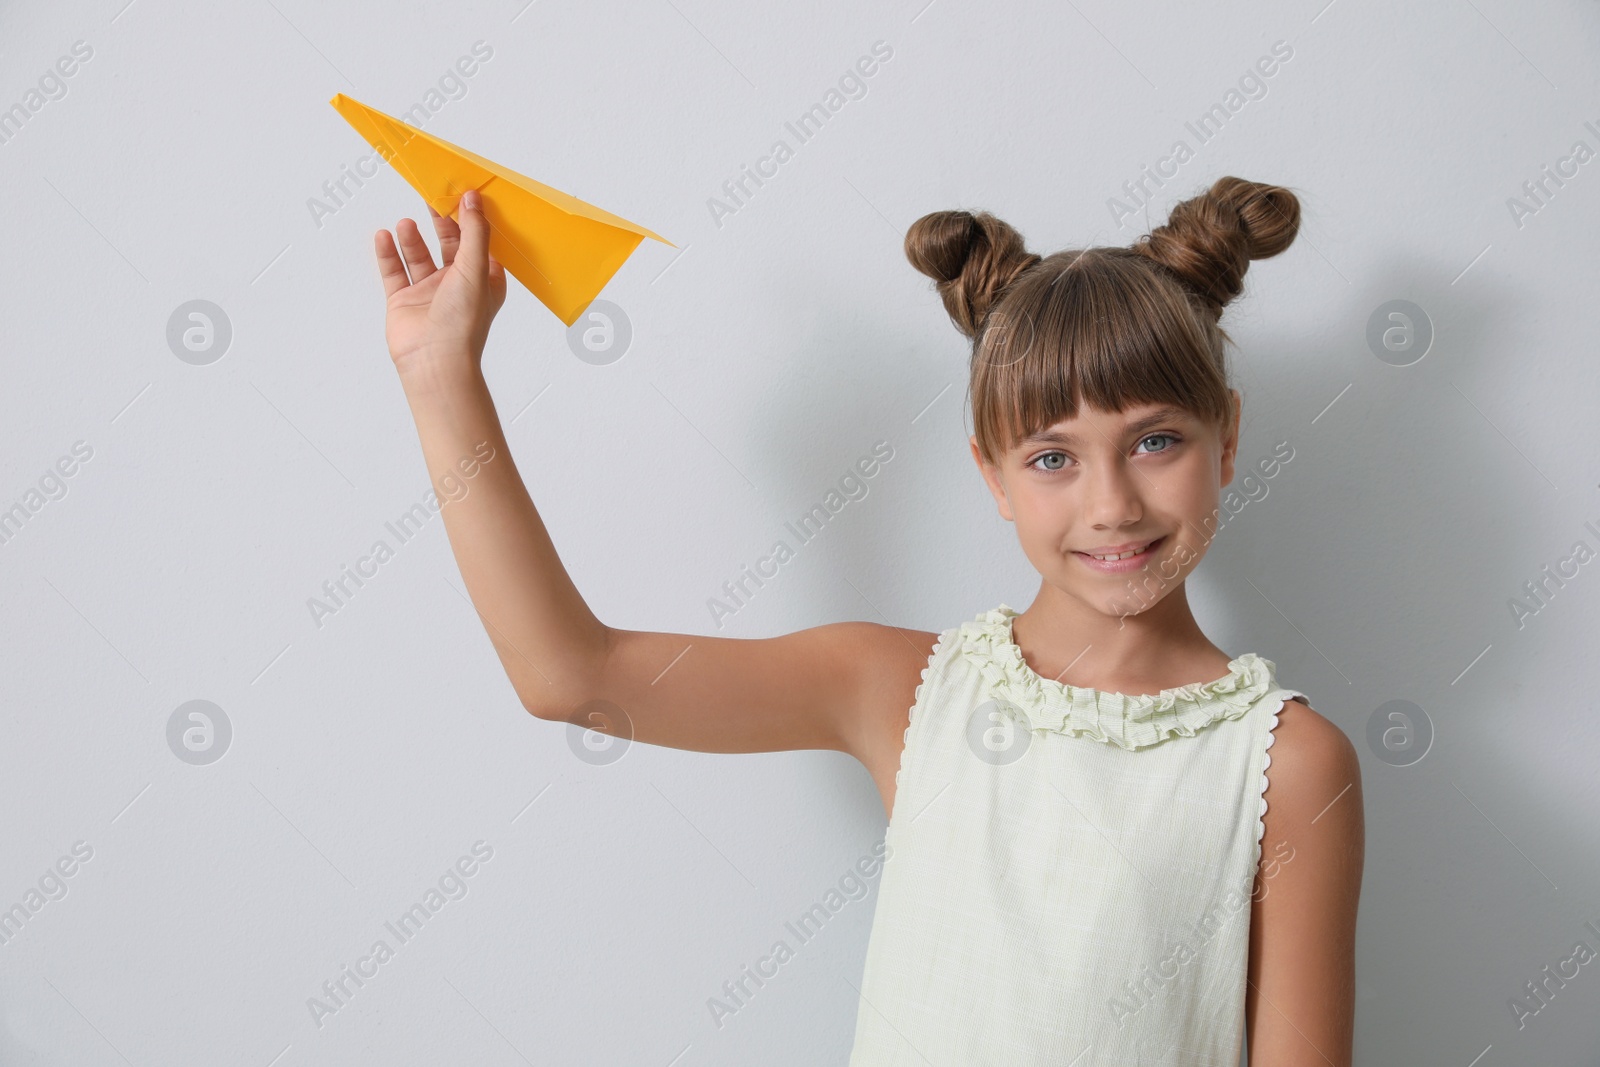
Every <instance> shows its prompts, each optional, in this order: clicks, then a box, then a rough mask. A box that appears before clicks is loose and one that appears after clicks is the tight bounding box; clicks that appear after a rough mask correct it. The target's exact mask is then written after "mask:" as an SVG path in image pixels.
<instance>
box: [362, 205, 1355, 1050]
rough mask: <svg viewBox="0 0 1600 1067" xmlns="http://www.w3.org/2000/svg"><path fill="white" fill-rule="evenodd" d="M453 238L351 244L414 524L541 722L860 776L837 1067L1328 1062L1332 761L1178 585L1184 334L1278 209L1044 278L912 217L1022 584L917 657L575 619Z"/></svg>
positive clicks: (1228, 440) (1203, 456) (1334, 735)
mask: <svg viewBox="0 0 1600 1067" xmlns="http://www.w3.org/2000/svg"><path fill="white" fill-rule="evenodd" d="M457 215H458V217H459V224H458V223H457V222H456V221H452V220H451V219H450V218H449V217H448V216H440V215H437V214H435V215H434V218H433V223H434V227H435V229H436V231H437V233H438V238H439V245H440V252H441V258H442V261H443V265H442V266H437V267H436V266H435V265H434V262H433V257H432V255H431V254H430V252H429V250H428V247H427V245H426V244H425V243H424V241H423V240H422V236H421V234H420V233H419V232H418V230H417V227H416V224H415V223H413V222H412V221H411V220H410V219H402V220H401V221H400V223H399V224H398V225H396V227H395V230H396V233H397V234H398V237H399V248H398V250H397V249H396V246H395V243H394V241H393V240H392V239H391V237H390V234H389V232H388V231H386V230H380V231H378V233H377V235H376V248H377V258H378V266H379V269H380V273H381V275H382V278H383V283H384V289H385V292H386V293H387V296H388V318H387V338H388V344H389V351H390V354H391V355H392V356H393V359H394V363H395V367H396V369H397V371H398V372H399V375H400V379H401V382H402V383H403V385H404V388H405V392H406V396H407V399H408V402H409V404H410V406H411V410H412V414H413V416H414V418H415V420H416V424H417V430H418V433H419V435H420V437H421V441H422V447H423V452H424V454H425V456H426V460H427V465H428V471H429V474H430V476H431V478H432V479H433V481H434V483H435V484H436V485H438V484H441V483H442V482H444V481H445V480H457V474H458V472H460V473H462V474H467V475H468V476H469V477H470V481H469V482H468V483H467V484H468V489H467V491H466V493H465V494H464V495H460V496H459V497H457V495H456V494H451V495H452V500H451V502H450V503H449V505H448V506H447V507H445V508H444V515H445V525H446V528H447V531H448V533H449V537H450V543H451V546H452V548H453V550H454V552H455V555H456V559H457V561H458V563H459V565H460V568H461V574H462V577H463V579H464V580H465V582H466V584H467V588H468V590H469V592H470V593H471V596H472V599H473V602H474V604H475V605H476V606H477V609H478V611H479V614H480V616H481V617H482V619H483V623H484V627H485V629H486V630H487V632H488V634H489V638H490V640H491V641H492V642H493V644H494V647H495V650H496V652H497V653H498V654H499V656H500V661H501V663H502V664H503V665H504V667H505V670H506V673H507V675H508V676H509V678H510V680H511V683H512V685H513V687H514V688H515V690H516V692H517V694H518V696H519V697H520V699H521V702H522V704H523V706H524V707H525V708H526V709H527V710H528V711H529V712H531V713H532V714H534V715H536V716H538V717H539V718H541V719H546V720H550V721H556V722H560V721H567V722H581V724H582V725H585V726H589V727H591V728H595V729H600V730H604V731H606V732H612V733H618V734H621V735H623V736H628V737H631V738H632V739H634V740H636V741H643V742H647V743H650V744H656V745H666V746H671V747H674V748H684V749H694V750H697V751H702V752H765V751H774V750H782V749H805V748H821V749H836V750H839V751H843V752H848V753H850V754H851V755H853V756H855V757H856V758H857V759H858V760H860V761H861V763H862V764H863V765H864V766H865V767H866V768H867V770H868V772H869V773H870V774H871V775H872V777H873V780H874V781H875V782H876V784H877V786H878V789H879V792H880V793H881V795H882V797H883V805H884V810H885V812H886V813H887V814H888V815H889V825H888V830H887V833H886V837H885V846H886V847H885V849H884V853H885V857H886V858H885V860H884V866H883V871H882V878H881V882H880V886H879V897H878V902H877V910H876V913H875V918H874V923H873V928H872V934H871V938H870V940H869V942H868V947H867V956H866V966H865V971H864V974H863V975H862V980H861V984H860V986H859V987H857V988H858V992H859V1003H858V1011H857V1017H856V1029H855V1039H854V1047H853V1051H852V1054H851V1058H850V1064H851V1065H852V1067H899V1065H908V1067H909V1065H936V1067H946V1065H949V1067H975V1065H987V1064H995V1065H1007V1067H1014V1065H1030V1067H1031V1065H1044V1064H1052V1065H1055V1064H1059V1065H1063V1067H1066V1065H1073V1067H1135V1065H1140V1067H1153V1065H1172V1067H1179V1065H1183V1067H1190V1065H1193V1067H1199V1065H1207V1067H1235V1065H1236V1064H1238V1063H1239V1060H1240V1051H1241V1042H1242V1041H1243V1039H1244V1038H1245V1036H1246V1034H1248V1042H1249V1052H1250V1062H1251V1063H1253V1064H1255V1065H1257V1067H1291V1065H1293V1067H1298V1065H1302V1064H1316V1065H1323V1064H1326V1065H1330V1067H1348V1065H1349V1064H1350V1062H1351V1044H1352V1029H1353V1016H1354V984H1355V978H1354V972H1355V967H1354V954H1355V946H1354V941H1355V919H1356V905H1357V899H1358V896H1359V893H1360V884H1361V871H1362V851H1363V841H1364V836H1363V835H1364V830H1363V819H1362V800H1361V784H1360V770H1359V765H1358V762H1357V758H1356V755H1355V751H1354V748H1353V747H1352V746H1351V744H1350V742H1349V741H1348V739H1347V738H1346V737H1345V735H1344V734H1343V733H1342V732H1341V731H1340V730H1339V729H1338V727H1336V726H1334V725H1333V724H1332V723H1331V722H1329V721H1328V720H1327V719H1325V718H1323V717H1322V716H1320V715H1318V714H1317V713H1316V712H1314V711H1312V710H1311V708H1310V707H1309V706H1308V705H1307V704H1306V703H1304V700H1305V695H1304V694H1303V693H1300V692H1299V691H1297V690H1294V689H1290V688H1285V687H1283V686H1280V685H1279V684H1278V682H1277V679H1276V677H1275V666H1274V664H1273V662H1272V661H1271V660H1268V659H1263V658H1261V657H1260V656H1257V655H1255V654H1253V653H1244V654H1242V655H1239V656H1233V657H1230V656H1229V655H1228V654H1227V653H1226V652H1224V651H1222V650H1221V649H1219V648H1218V647H1217V646H1216V645H1214V644H1212V643H1211V642H1210V641H1209V640H1207V638H1206V636H1205V635H1204V634H1203V633H1202V632H1201V630H1200V627H1199V626H1198V625H1197V624H1196V622H1195V619H1194V615H1193V614H1192V612H1191V611H1190V608H1189V602H1188V597H1187V592H1186V587H1185V581H1186V579H1187V577H1188V575H1189V573H1190V572H1191V571H1193V570H1194V568H1195V567H1196V566H1197V565H1198V564H1199V562H1200V559H1201V558H1202V557H1203V556H1204V555H1205V552H1206V549H1207V547H1208V546H1209V544H1210V542H1211V540H1212V538H1213V537H1214V536H1215V535H1216V534H1217V532H1218V530H1219V527H1220V522H1219V519H1220V517H1221V516H1222V511H1221V509H1220V508H1219V506H1218V504H1219V499H1220V494H1221V490H1222V488H1223V487H1224V486H1227V485H1228V484H1229V483H1230V482H1232V480H1233V477H1234V470H1235V460H1236V456H1237V450H1238V444H1239V413H1240V397H1239V394H1238V392H1237V391H1236V390H1233V389H1230V388H1229V387H1228V385H1227V374H1226V365H1225V361H1224V343H1225V342H1226V341H1228V338H1227V335H1226V334H1225V333H1224V332H1223V331H1222V329H1221V328H1220V327H1219V325H1218V319H1219V317H1220V316H1221V313H1222V311H1223V308H1224V307H1225V306H1226V305H1227V304H1228V302H1229V301H1230V300H1231V299H1233V298H1234V297H1235V296H1237V295H1238V294H1239V292H1240V289H1241V285H1242V282H1243V278H1244V273H1245V269H1246V268H1247V267H1248V265H1249V262H1250V260H1252V259H1261V258H1265V257H1269V256H1274V255H1277V254H1278V253H1279V252H1282V251H1283V250H1284V249H1285V248H1287V247H1288V246H1289V244H1290V242H1291V241H1293V239H1294V236H1295V234H1296V231H1297V230H1298V227H1299V218H1300V207H1299V202H1298V201H1297V200H1296V198H1295V197H1294V195H1293V194H1292V193H1290V192H1289V191H1288V190H1286V189H1283V188H1280V187H1277V186H1271V185H1262V184H1258V183H1254V182H1247V181H1243V180H1241V179H1238V178H1231V177H1229V178H1222V179H1221V180H1219V181H1217V182H1216V184H1214V185H1213V186H1212V187H1211V188H1210V189H1209V190H1207V191H1206V192H1205V193H1203V194H1201V195H1200V196H1197V197H1195V198H1193V199H1191V200H1188V201H1185V202H1183V203H1181V204H1179V205H1178V206H1177V207H1176V208H1174V209H1173V211H1172V214H1171V217H1170V219H1169V221H1168V222H1167V224H1166V225H1164V226H1160V227H1157V228H1156V229H1155V230H1154V231H1153V232H1152V233H1150V234H1149V235H1147V236H1146V237H1143V238H1141V239H1140V240H1139V241H1138V242H1136V243H1135V244H1134V245H1133V246H1132V247H1131V248H1120V247H1116V248H1092V249H1084V250H1069V251H1063V252H1057V253H1055V254H1054V255H1050V256H1043V257H1041V256H1039V255H1036V254H1033V253H1030V252H1028V251H1026V250H1025V248H1024V246H1023V241H1022V239H1021V237H1020V236H1019V235H1018V233H1017V232H1016V231H1015V230H1014V229H1012V228H1011V227H1010V226H1008V225H1007V224H1006V223H1004V222H1002V221H1000V220H999V219H997V218H995V217H993V216H992V215H990V214H988V213H978V214H973V213H971V212H967V211H940V212H935V213H933V214H930V215H925V216H923V217H922V218H920V219H918V220H917V221H916V222H915V223H914V224H913V225H912V227H911V229H910V231H909V232H908V233H907V234H906V239H905V248H906V254H907V256H908V257H909V259H910V260H911V263H912V264H913V265H914V266H915V267H916V268H917V269H918V270H919V271H921V272H922V273H924V274H927V275H929V276H931V277H932V278H934V279H935V280H936V281H937V282H938V288H939V292H940V295H941V296H942V297H943V300H944V306H945V308H946V310H947V311H948V312H949V315H950V317H951V319H952V320H953V321H954V322H955V325H956V326H957V328H958V329H960V331H961V332H962V333H963V334H964V335H966V336H968V337H970V338H971V339H972V345H973V347H972V362H971V399H972V411H973V425H974V429H975V433H974V434H973V435H972V437H971V439H970V445H971V449H972V454H973V458H974V460H975V461H976V462H977V465H978V469H979V471H980V472H981V474H982V476H983V479H984V481H985V483H986V484H987V485H988V487H989V490H990V492H991V493H993V495H994V499H995V503H996V504H997V506H998V507H999V510H1000V514H1001V516H1002V517H1004V518H1005V519H1006V520H1008V521H1010V522H1013V523H1015V525H1016V529H1017V537H1018V540H1019V541H1020V542H1021V546H1022V550H1023V552H1024V553H1025V554H1026V555H1027V557H1028V559H1029V561H1030V562H1031V563H1032V564H1033V565H1034V567H1035V568H1036V569H1037V570H1038V571H1039V574H1040V577H1041V582H1040V586H1039V592H1038V594H1037V596H1036V597H1035V598H1034V600H1033V603H1032V604H1031V605H1029V607H1028V608H1027V610H1026V611H1022V612H1017V611H1015V610H1013V609H1012V608H1010V607H1008V606H1007V605H1005V604H1001V605H999V606H998V607H995V608H993V609H991V610H988V611H983V612H981V613H979V614H978V615H976V616H975V617H973V618H970V619H968V620H967V621H965V622H962V623H961V624H960V625H958V626H954V627H951V628H950V629H946V630H944V631H943V632H942V633H938V634H935V633H932V632H923V631H917V630H907V629H901V628H898V627H891V626H883V625H878V624H876V623H867V622H841V623H833V624H830V625H826V626H817V627H813V628H810V629H806V630H801V631H798V632H796V633H791V634H786V635H784V636H781V637H772V638H764V639H758V640H749V639H737V638H724V637H705V636H700V635H686V634H672V633H652V632H645V631H634V630H623V629H617V628H614V627H610V626H607V625H606V624H605V623H603V622H601V621H600V620H599V619H597V618H596V617H595V616H594V614H593V613H592V612H590V610H589V608H588V605H586V604H585V603H584V600H583V597H582V596H581V595H579V593H578V590H577V589H576V588H575V587H574V586H573V584H572V581H571V580H570V578H569V577H568V576H567V573H566V570H565V569H564V568H563V567H562V564H561V560H560V558H559V557H558V556H557V554H556V550H555V548H554V546H553V545H552V544H551V541H550V537H549V535H548V533H547V532H546V530H545V527H544V524H543V522H542V521H541V520H540V518H539V513H538V512H537V511H536V510H535V508H534V505H533V502H532V500H531V499H530V498H529V496H528V493H527V490H526V488H525V487H524V485H523V483H522V480H521V477H520V476H519V474H518V473H517V469H516V466H515V464H514V463H513V461H512V458H511V454H510V450H509V449H508V448H507V447H506V443H505V437H504V435H503V433H502V431H501V427H500V423H499V419H498V417H497V415H496V412H495V408H494V404H493V401H492V400H491V398H490V395H489V390H488V388H487V387H486V385H485V383H484V378H483V375H482V372H481V368H480V361H481V357H482V353H483V347H484V343H485V340H486V338H487V336H488V331H489V324H490V321H491V320H492V319H493V317H494V315H495V313H496V311H498V310H499V308H500V305H501V303H502V302H503V301H504V299H505V289H506V281H505V272H504V270H503V269H502V267H501V266H500V264H499V263H496V262H494V261H493V260H492V259H491V258H490V257H489V255H488V250H487V245H488V223H487V221H486V220H485V217H484V214H483V212H482V209H481V201H480V197H479V196H478V194H476V193H468V194H466V196H465V197H463V199H462V201H461V205H460V208H459V210H458V212H457ZM402 257H403V259H402ZM408 271H409V277H408ZM1267 462H1268V461H1267V460H1262V461H1261V463H1263V464H1264V463H1267ZM1263 473H1270V471H1267V470H1265V469H1264V470H1263ZM597 708H601V709H609V714H608V715H599V716H596V714H595V709H597ZM1269 747H1270V748H1271V753H1270V755H1269V753H1268V748H1269ZM1269 764H1270V766H1271V773H1270V775H1269V774H1268V771H1267V769H1268V766H1269Z"/></svg>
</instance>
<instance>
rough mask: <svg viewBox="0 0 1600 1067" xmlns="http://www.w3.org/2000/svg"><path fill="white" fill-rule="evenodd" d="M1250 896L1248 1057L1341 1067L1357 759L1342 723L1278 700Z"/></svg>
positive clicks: (1349, 967) (1352, 916) (1359, 839)
mask: <svg viewBox="0 0 1600 1067" xmlns="http://www.w3.org/2000/svg"><path fill="white" fill-rule="evenodd" d="M1267 755H1268V756H1269V757H1271V759H1270V762H1269V764H1268V766H1267V771H1266V774H1267V789H1266V793H1265V797H1266V800H1267V810H1266V812H1265V814H1264V815H1263V816H1262V822H1263V831H1262V837H1261V863H1260V866H1259V868H1258V869H1257V871H1256V877H1255V887H1254V890H1253V892H1252V895H1251V901H1252V903H1251V916H1250V961H1249V987H1248V989H1247V990H1246V993H1245V1020H1246V1028H1247V1033H1248V1035H1249V1043H1250V1058H1251V1060H1252V1061H1254V1060H1255V1059H1256V1058H1257V1057H1258V1056H1259V1057H1260V1058H1261V1060H1262V1062H1265V1063H1318V1064H1323V1063H1326V1064H1330V1065H1332V1067H1349V1065H1350V1063H1351V1062H1352V1059H1351V1057H1352V1051H1351V1050H1352V1047H1353V1039H1354V1038H1353V1035H1354V1018H1355V933H1356V913H1357V909H1358V906H1359V901H1360V895H1361V873H1362V860H1363V852H1364V849H1365V845H1364V838H1365V831H1364V822H1363V815H1362V800H1361V764H1360V760H1359V759H1358V758H1357V755H1356V748H1355V746H1354V745H1353V744H1351V743H1350V739H1349V738H1348V737H1346V736H1345V733H1344V731H1343V730H1341V729H1339V727H1338V726H1337V725H1336V724H1334V723H1333V722H1330V721H1329V720H1328V719H1327V718H1325V717H1324V716H1322V715H1319V714H1317V712H1316V711H1314V710H1312V708H1311V706H1310V705H1309V704H1307V703H1304V702H1303V701H1300V700H1289V701H1285V702H1284V705H1283V710H1282V711H1281V712H1279V714H1278V725H1277V728H1276V729H1275V730H1274V731H1273V740H1272V744H1271V746H1270V747H1269V748H1268V750H1267Z"/></svg>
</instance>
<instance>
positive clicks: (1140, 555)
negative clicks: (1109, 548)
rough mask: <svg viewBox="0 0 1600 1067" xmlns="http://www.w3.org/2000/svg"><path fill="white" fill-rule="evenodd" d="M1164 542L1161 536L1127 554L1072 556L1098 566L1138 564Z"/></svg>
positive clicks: (1078, 553) (1079, 554)
mask: <svg viewBox="0 0 1600 1067" xmlns="http://www.w3.org/2000/svg"><path fill="white" fill-rule="evenodd" d="M1165 540H1166V535H1165V534H1163V535H1161V536H1160V537H1158V538H1156V539H1155V540H1154V541H1150V542H1148V543H1146V544H1145V545H1144V547H1142V548H1139V549H1137V550H1129V551H1127V552H1119V553H1116V554H1115V555H1092V554H1090V553H1088V552H1074V553H1073V554H1074V555H1077V556H1082V557H1083V558H1084V559H1086V560H1092V561H1093V562H1095V563H1100V564H1108V563H1112V564H1116V563H1120V564H1130V563H1138V562H1139V561H1141V560H1144V559H1147V558H1148V557H1149V556H1150V555H1151V553H1153V552H1154V551H1155V550H1156V549H1157V548H1160V547H1161V543H1162V542H1163V541H1165Z"/></svg>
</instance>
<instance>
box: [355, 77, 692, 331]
mask: <svg viewBox="0 0 1600 1067" xmlns="http://www.w3.org/2000/svg"><path fill="white" fill-rule="evenodd" d="M329 103H331V104H332V105H333V106H334V108H335V109H337V110H338V112H339V114H341V115H343V116H344V118H345V121H346V122H348V123H350V125H351V126H354V127H355V129H356V132H357V133H359V134H361V136H362V137H364V138H366V140H367V143H368V144H370V145H372V147H373V148H375V149H377V151H378V154H379V155H380V156H381V157H383V159H384V160H386V161H387V162H388V163H389V165H390V166H392V167H393V168H394V169H395V171H396V172H398V173H399V175H400V176H401V177H402V178H404V179H405V180H406V181H407V182H408V183H410V185H411V187H412V188H413V189H415V190H416V191H417V192H418V193H421V194H422V198H423V199H424V200H426V201H427V202H428V204H429V206H431V207H432V208H433V210H435V211H437V212H438V213H439V214H441V215H450V216H452V217H453V216H454V215H455V213H456V208H457V206H458V204H459V203H460V200H461V195H462V194H463V193H465V192H466V191H467V190H469V189H476V190H478V192H479V193H480V194H482V197H483V212H484V215H485V217H486V218H487V219H488V220H489V254H490V255H491V256H493V257H494V258H495V259H497V260H499V261H500V263H501V264H502V265H504V267H505V268H506V270H508V271H510V272H511V276H512V277H514V278H516V279H517V281H519V282H521V283H522V284H523V285H525V286H527V288H528V291H529V292H531V293H532V294H533V295H534V296H536V297H538V298H539V300H540V301H541V302H542V303H543V304H544V305H545V307H548V308H549V309H550V310H551V311H553V312H555V313H556V317H557V318H559V319H560V320H561V321H562V322H564V323H566V324H567V325H568V326H571V325H572V324H573V323H574V322H576V321H577V319H578V316H579V315H581V314H582V313H583V309H584V308H586V307H588V306H589V304H590V303H591V302H592V301H593V300H594V298H595V296H597V295H598V294H599V292H600V290H601V289H603V288H605V284H606V282H608V281H610V280H611V276H612V275H613V274H615V273H616V272H617V269H618V268H619V267H621V266H622V264H623V263H624V262H626V261H627V258H628V257H629V256H630V255H632V254H633V250H634V249H635V248H637V247H638V246H639V242H640V241H642V240H644V239H645V238H646V237H649V238H652V239H653V240H657V241H660V242H662V243H663V244H667V245H672V242H671V241H668V240H667V239H666V238H665V237H662V236H660V235H659V234H655V233H651V232H650V231H649V230H647V229H645V228H644V227H643V226H639V225H637V224H635V223H632V222H629V221H628V220H627V219H624V218H619V217H618V216H616V215H613V214H611V213H610V212H609V211H602V210H601V209H600V208H597V207H595V206H594V205H593V204H586V203H584V202H583V201H582V200H579V199H578V198H577V197H575V196H569V195H567V194H566V193H563V192H561V191H560V190H559V189H552V188H550V186H548V185H542V184H540V183H539V182H536V181H534V180H533V179H531V178H526V177H524V176H523V175H521V174H518V173H516V172H515V171H512V170H507V169H506V168H505V167H502V166H500V165H499V164H498V163H493V162H490V161H489V160H487V159H484V158H483V157H482V156H479V155H475V154H473V153H472V152H468V151H467V150H466V149H465V148H458V147H457V146H455V145H453V144H451V143H449V142H448V141H442V140H440V139H439V138H437V137H435V136H433V135H432V134H428V133H424V132H423V131H421V130H419V129H417V128H416V127H415V126H412V125H410V124H408V123H404V122H400V121H399V120H398V119H394V118H391V117H390V116H388V115H385V114H384V113H383V112H381V111H375V110H373V109H372V108H370V107H368V106H367V105H365V104H363V103H361V102H360V101H358V100H352V99H351V98H350V97H348V96H345V95H344V94H343V93H339V94H337V95H335V96H334V98H333V99H332V100H330V101H329ZM672 247H674V248H676V247H677V246H676V245H672Z"/></svg>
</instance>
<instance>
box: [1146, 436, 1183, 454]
mask: <svg viewBox="0 0 1600 1067" xmlns="http://www.w3.org/2000/svg"><path fill="white" fill-rule="evenodd" d="M1162 438H1165V439H1166V440H1168V441H1171V442H1172V444H1171V445H1167V446H1166V447H1165V448H1158V449H1156V450H1155V451H1156V452H1170V451H1172V447H1173V445H1176V444H1177V443H1178V440H1179V438H1178V435H1177V434H1171V433H1153V434H1151V435H1150V436H1149V437H1146V438H1145V439H1144V440H1143V441H1140V442H1139V443H1140V444H1141V445H1142V444H1144V443H1145V441H1156V440H1160V439H1162ZM1152 454H1153V453H1152Z"/></svg>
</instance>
